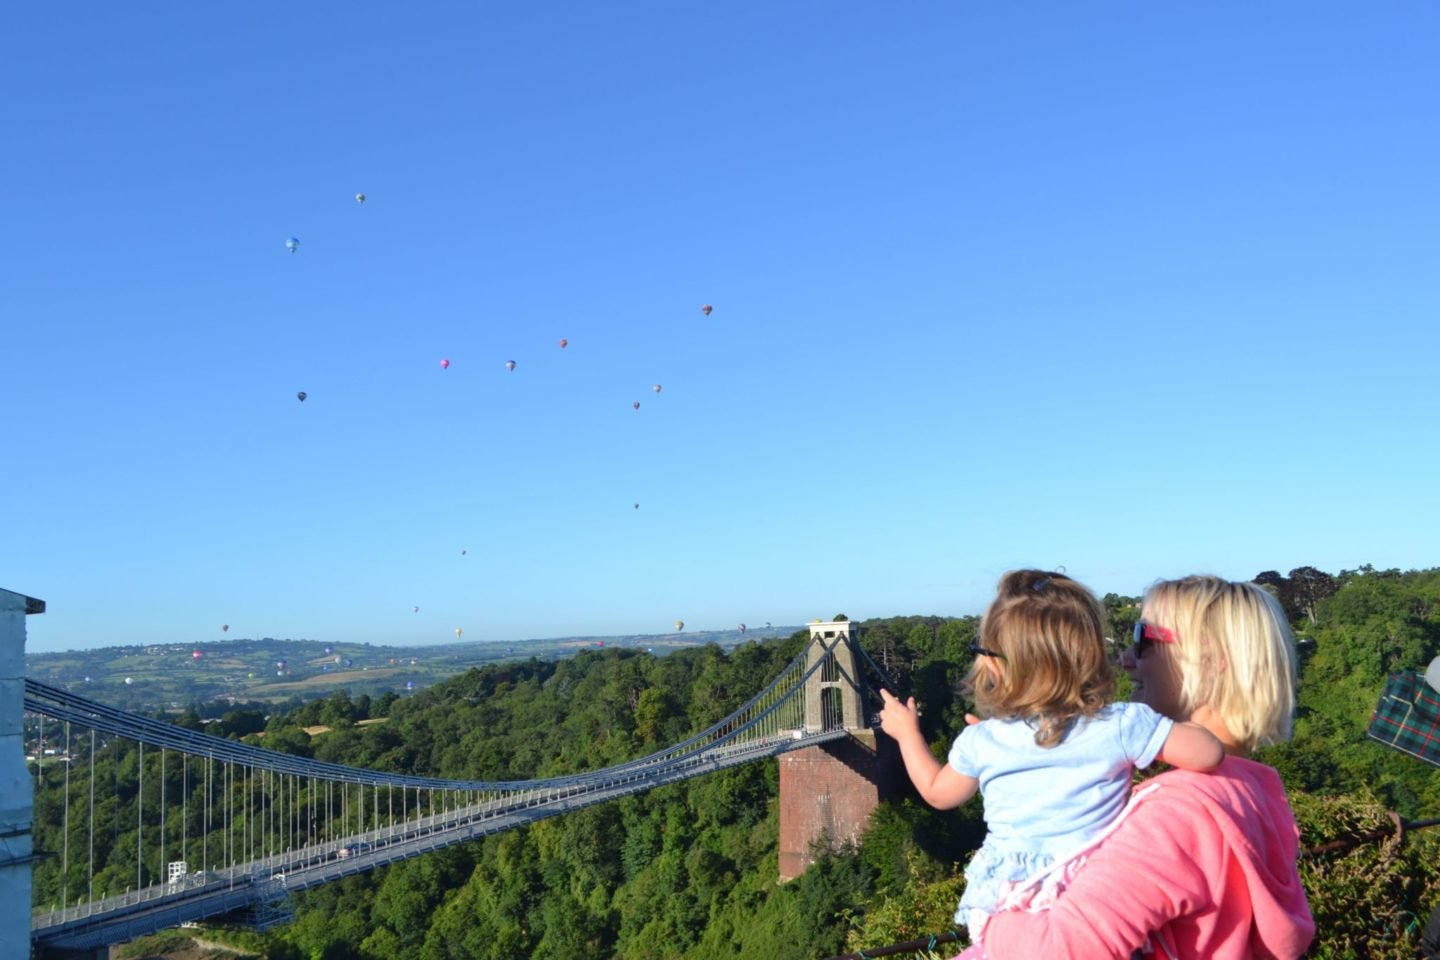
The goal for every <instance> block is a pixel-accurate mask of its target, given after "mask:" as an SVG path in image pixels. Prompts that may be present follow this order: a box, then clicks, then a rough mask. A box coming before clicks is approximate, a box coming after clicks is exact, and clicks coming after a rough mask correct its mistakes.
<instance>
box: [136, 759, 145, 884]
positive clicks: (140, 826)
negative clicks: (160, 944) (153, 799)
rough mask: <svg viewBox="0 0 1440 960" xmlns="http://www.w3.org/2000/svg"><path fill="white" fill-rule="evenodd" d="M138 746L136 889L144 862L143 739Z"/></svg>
mask: <svg viewBox="0 0 1440 960" xmlns="http://www.w3.org/2000/svg"><path fill="white" fill-rule="evenodd" d="M136 746H137V747H139V748H140V759H139V760H138V761H137V762H136V764H135V768H136V769H137V770H138V771H139V773H138V774H137V776H138V777H139V782H138V783H137V785H136V787H135V889H136V890H137V891H138V890H139V889H140V888H141V887H143V886H145V884H144V882H143V881H144V878H145V876H144V872H143V864H144V862H145V856H144V848H143V847H142V842H143V840H144V837H145V829H144V820H143V818H142V816H141V814H142V813H144V810H145V741H144V740H139V741H136Z"/></svg>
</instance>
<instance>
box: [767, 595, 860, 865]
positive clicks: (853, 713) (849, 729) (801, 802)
mask: <svg viewBox="0 0 1440 960" xmlns="http://www.w3.org/2000/svg"><path fill="white" fill-rule="evenodd" d="M850 629H851V628H850V624H849V623H847V622H845V621H843V620H842V621H837V622H831V623H812V624H810V647H809V654H808V657H807V661H806V662H807V669H808V667H811V666H814V665H815V664H816V663H817V662H822V661H823V662H822V665H821V667H820V669H819V670H817V671H816V672H815V673H814V674H812V675H811V677H810V679H809V680H808V681H807V682H806V685H805V732H806V733H820V732H823V731H826V730H837V729H840V730H844V731H845V732H846V733H848V734H849V736H848V737H846V738H845V739H843V740H832V741H829V742H828V743H822V744H819V745H817V746H813V747H806V748H805V749H803V750H793V751H791V752H789V753H783V754H781V755H780V758H779V763H780V880H781V881H782V882H783V881H785V880H793V879H794V878H795V877H798V876H800V874H802V873H804V872H805V868H806V867H808V866H810V864H811V863H812V862H813V860H814V858H813V857H812V856H811V855H810V850H811V847H812V846H813V845H814V844H815V842H816V841H818V840H822V839H823V840H825V841H828V842H829V843H832V844H840V843H844V842H846V841H848V840H854V839H856V838H858V837H859V835H860V832H861V831H862V830H863V829H864V828H865V824H866V822H867V821H868V820H869V818H870V813H871V812H872V811H873V810H874V809H875V807H876V806H877V805H879V803H880V796H881V794H880V787H879V784H880V783H881V782H883V778H882V777H881V775H880V770H879V766H880V764H879V761H878V758H877V756H876V742H875V731H874V730H871V729H870V728H869V726H868V725H867V724H866V716H865V701H864V697H863V695H862V693H861V690H860V688H859V687H858V686H857V684H858V683H859V682H860V672H859V663H858V659H859V658H858V656H857V655H856V650H855V642H856V638H855V637H853V636H852V635H851V633H850Z"/></svg>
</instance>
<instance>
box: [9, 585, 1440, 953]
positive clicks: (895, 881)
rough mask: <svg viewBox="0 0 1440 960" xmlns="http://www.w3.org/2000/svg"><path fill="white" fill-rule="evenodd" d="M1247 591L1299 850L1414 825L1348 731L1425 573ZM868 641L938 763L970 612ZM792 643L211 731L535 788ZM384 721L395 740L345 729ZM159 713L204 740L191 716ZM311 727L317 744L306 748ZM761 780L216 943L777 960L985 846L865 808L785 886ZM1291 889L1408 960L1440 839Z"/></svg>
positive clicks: (774, 665)
mask: <svg viewBox="0 0 1440 960" xmlns="http://www.w3.org/2000/svg"><path fill="white" fill-rule="evenodd" d="M1256 579H1257V580H1258V581H1260V582H1262V583H1265V584H1267V585H1268V586H1269V588H1270V589H1272V590H1274V591H1275V592H1276V594H1277V596H1279V598H1280V599H1281V602H1282V603H1283V604H1284V605H1285V607H1286V610H1287V612H1288V613H1289V615H1290V617H1291V619H1292V622H1293V624H1294V627H1295V632H1296V635H1297V637H1298V638H1300V640H1299V649H1300V652H1301V663H1302V684H1301V709H1300V716H1299V719H1298V722H1297V728H1296V737H1295V740H1294V742H1293V743H1291V744H1288V745H1285V746H1283V747H1276V748H1271V749H1269V750H1267V751H1266V752H1264V753H1263V754H1262V755H1261V756H1260V758H1259V759H1262V760H1264V761H1266V762H1268V763H1271V764H1273V765H1275V766H1276V767H1277V768H1278V769H1279V770H1280V772H1281V774H1282V775H1283V776H1284V778H1285V781H1286V783H1287V785H1288V787H1289V789H1290V791H1291V796H1292V800H1293V803H1294V806H1295V810H1296V814H1297V816H1298V818H1299V820H1300V822H1301V829H1302V844H1304V845H1307V846H1310V845H1316V844H1319V843H1322V842H1326V841H1331V840H1335V839H1345V838H1353V837H1359V836H1362V835H1364V834H1366V833H1367V832H1369V831H1372V830H1380V829H1388V828H1389V826H1390V820H1389V819H1388V818H1387V816H1386V811H1387V810H1394V811H1397V812H1398V813H1399V814H1400V815H1401V816H1402V817H1404V818H1406V819H1410V820H1413V819H1418V818H1424V817H1436V816H1440V771H1437V770H1436V768H1434V767H1430V766H1427V765H1425V764H1423V763H1421V762H1420V761H1418V760H1415V759H1412V758H1410V757H1408V756H1405V755H1403V754H1400V753H1398V752H1396V751H1393V750H1390V749H1388V748H1385V747H1383V746H1381V745H1379V744H1376V743H1374V742H1373V741H1367V740H1366V739H1365V737H1364V731H1365V727H1366V724H1367V722H1368V720H1369V716H1370V713H1371V711H1372V710H1373V709H1374V706H1375V702H1376V700H1377V699H1378V697H1379V693H1380V689H1381V686H1382V685H1383V682H1384V678H1385V675H1386V673H1387V672H1389V671H1393V670H1401V669H1416V668H1419V669H1423V667H1424V665H1425V664H1426V663H1427V662H1428V661H1429V659H1430V658H1431V657H1434V656H1435V655H1437V654H1440V570H1425V571H1411V572H1403V573H1402V572H1400V571H1396V570H1375V569H1372V568H1369V567H1365V568H1361V569H1359V570H1352V571H1342V572H1340V573H1338V574H1334V575H1330V574H1325V573H1323V572H1321V571H1318V570H1314V569H1312V568H1300V569H1299V570H1294V571H1291V572H1290V573H1289V574H1286V575H1283V576H1282V575H1280V574H1279V573H1277V572H1265V573H1262V574H1260V575H1258V576H1257V578H1256ZM1104 601H1105V606H1106V609H1107V612H1108V614H1109V616H1110V619H1111V621H1112V627H1113V634H1112V635H1113V636H1116V637H1125V636H1128V633H1129V628H1130V625H1131V624H1132V623H1133V621H1134V619H1135V617H1136V616H1138V612H1139V611H1138V608H1137V607H1136V605H1135V604H1136V599H1135V598H1130V597H1120V596H1116V595H1109V596H1107V597H1105V598H1104ZM861 627H862V631H861V636H862V643H863V644H864V646H865V647H866V649H867V650H868V652H869V653H870V655H871V656H872V657H873V658H874V659H875V660H876V661H877V662H878V663H880V664H881V665H882V666H883V667H884V668H885V670H886V671H887V672H888V673H889V674H890V676H891V677H892V678H893V679H894V681H895V684H896V686H897V688H898V689H899V690H900V692H902V693H913V694H914V695H915V696H916V697H917V699H919V700H920V701H921V703H923V704H925V705H926V707H927V709H926V710H925V712H924V714H923V723H924V724H926V732H927V734H928V735H929V738H930V740H931V743H932V746H933V747H934V749H935V750H936V751H937V753H939V752H941V751H944V750H945V749H947V747H948V744H949V742H950V740H951V739H952V738H953V737H954V735H955V733H956V732H957V730H958V728H959V726H960V725H961V724H962V723H963V714H964V711H965V707H966V704H965V702H964V700H963V698H962V697H961V696H960V695H959V694H958V693H957V691H958V689H959V686H960V680H961V678H962V676H963V674H964V672H965V670H966V669H967V668H968V666H969V662H968V655H967V654H966V653H965V652H964V651H965V647H966V644H967V643H968V642H969V641H970V640H971V638H972V637H973V635H974V631H975V627H976V621H975V619H974V618H937V617H908V618H894V619H889V620H872V621H868V622H865V623H863V624H862V625H861ZM804 639H805V634H804V632H803V631H802V632H801V633H797V634H795V635H793V636H791V637H789V638H786V639H783V640H769V641H765V642H762V643H746V644H742V645H740V646H738V647H736V648H734V649H733V650H731V651H729V652H726V651H724V650H722V649H720V648H719V647H716V646H709V647H704V648H699V649H692V650H682V651H679V652H676V653H672V654H670V655H668V656H664V657H655V656H651V655H649V654H647V653H644V652H642V651H639V650H631V649H606V650H603V651H599V650H597V651H593V652H585V653H582V654H581V655H579V656H576V657H574V658H572V659H565V660H539V659H535V660H531V661H529V662H526V663H522V664H509V665H494V666H484V667H480V668H477V669H473V670H470V671H469V672H468V673H465V674H463V675H461V676H459V677H456V678H454V679H452V680H449V681H447V682H445V683H442V684H440V685H438V686H436V687H434V688H432V689H430V690H427V691H425V692H424V693H422V694H420V695H418V696H415V697H413V698H405V699H400V698H396V697H394V696H393V695H392V696H385V697H380V698H375V699H370V698H368V697H364V696H362V697H358V698H356V699H354V700H352V699H351V698H350V697H349V696H348V695H347V694H345V693H344V692H340V693H336V694H334V695H333V696H331V697H329V698H328V699H324V700H318V701H313V702H310V703H306V704H304V705H302V706H300V707H298V708H295V709H293V710H290V711H288V712H286V713H284V714H279V715H273V716H270V717H269V718H268V720H267V718H266V717H265V715H264V714H263V713H261V712H259V711H246V710H233V711H231V712H230V713H227V714H226V715H225V716H224V717H223V718H222V720H221V721H220V723H218V724H211V725H210V726H209V727H207V729H208V730H209V731H210V732H212V733H219V734H222V735H226V736H230V737H252V738H253V737H255V736H256V735H257V734H261V733H263V734H264V737H263V743H264V744H265V746H267V747H271V748H275V749H282V750H286V751H289V752H292V753H297V754H304V755H306V756H313V757H316V758H318V759H323V760H328V761H334V762H339V763H345V764H352V765H356V766H364V767H370V768H374V769H382V770H394V771H403V772H407V773H416V774H421V775H427V776H440V777H455V778H484V779H521V778H529V777H545V776H552V775H557V774H563V773H571V772H576V771H581V770H588V769H595V768H598V767H603V766H607V765H610V764H614V763H618V762H620V761H624V760H629V759H633V758H636V757H638V756H641V755H642V754H644V753H647V752H649V751H651V750H653V749H656V748H658V747H662V746H665V745H668V744H670V743H674V742H676V741H678V740H680V739H682V738H683V737H684V736H686V735H687V734H689V733H692V732H694V731H696V730H698V729H701V728H703V727H705V726H707V725H709V724H710V723H712V722H714V721H716V720H718V719H720V718H721V717H723V716H725V715H726V714H728V713H729V712H730V711H732V710H733V709H734V708H735V707H737V706H738V705H740V704H741V703H743V702H744V701H745V700H746V699H747V698H749V697H750V696H751V695H753V694H754V693H755V692H757V691H758V690H760V689H761V688H762V687H763V686H764V685H765V684H766V683H767V682H768V681H769V680H770V679H771V678H773V677H774V676H775V675H776V674H777V673H778V672H779V671H780V670H781V668H782V667H783V666H784V665H785V664H786V663H788V662H789V661H790V659H791V658H792V657H794V656H795V655H796V653H797V652H798V651H799V650H800V649H801V648H802V645H803V643H804ZM379 716H386V717H388V721H387V722H385V723H381V724H368V725H363V726H362V725H357V721H359V720H362V719H367V718H373V717H379ZM172 719H175V720H176V722H180V723H185V724H187V725H192V726H197V727H198V726H199V717H198V716H196V715H195V713H194V712H193V711H192V712H190V713H189V714H187V715H185V716H181V717H178V718H174V717H172ZM317 724H323V725H327V726H329V727H331V728H333V730H332V732H329V733H325V734H322V735H319V736H316V737H314V738H311V737H310V736H308V735H307V734H306V733H305V732H304V729H303V728H306V727H311V726H314V725H317ZM138 760H139V758H138V757H137V756H136V755H135V753H134V752H133V751H132V750H127V748H126V747H125V746H124V745H123V744H117V745H112V746H111V747H110V748H108V749H105V750H102V751H101V752H100V754H98V756H97V765H96V776H97V778H106V779H113V780H114V782H115V783H116V784H119V785H121V787H122V789H121V790H120V792H119V794H118V796H116V797H113V798H111V799H110V800H109V801H107V802H108V803H111V804H118V805H119V806H120V808H121V809H119V810H105V811H101V812H97V820H98V821H100V822H110V820H108V819H105V818H111V819H113V820H114V822H117V823H125V822H127V819H126V816H125V813H124V809H123V806H124V804H125V803H126V799H127V794H126V791H125V790H124V788H123V787H124V784H126V783H129V782H133V781H134V780H135V779H136V775H137V762H138ZM153 762H154V758H153V757H151V756H148V755H147V757H146V758H145V763H146V764H147V766H146V777H147V782H150V781H149V780H148V778H149V777H151V776H156V775H158V771H152V770H151V767H150V764H151V763H153ZM777 780H778V774H777V767H776V764H775V763H773V762H766V763H755V764H750V765H747V766H744V767H740V768H733V769H728V770H724V771H721V772H717V773H714V774H711V775H708V776H704V777H700V778H697V779H694V780H690V781H686V782H684V783H681V784H676V785H671V786H666V787H663V788H658V789H656V790H653V791H651V792H649V793H646V794H642V795H639V796H634V797H628V798H625V799H623V800H620V801H618V802H614V803H609V804H602V805H598V806H593V807H588V808H586V809H583V810H580V811H577V812H574V813H570V814H567V815H565V816H562V817H556V818H553V819H549V820H545V821H542V822H539V823H537V824H535V825H533V826H530V827H528V828H523V829H518V830H513V831H510V832H508V833H504V834H501V835H498V836H494V837H490V838H487V839H485V840H482V841H478V842H475V843H472V844H467V845H464V846H459V847H454V848H450V849H448V850H444V851H441V852H438V853H435V854H430V855H427V856H424V857H419V858H415V859H412V860H409V861H405V862H403V863H400V864H396V865H393V866H390V867H387V868H384V869H382V870H380V871H377V872H375V873H374V874H370V875H364V876H359V877H352V878H349V879H346V880H344V881H341V882H338V883H335V884H331V885H328V886H325V887H322V888H319V889H316V890H313V891H310V892H307V893H303V894H300V895H298V896H297V897H296V901H297V903H296V907H297V917H296V920H295V922H294V923H292V924H290V925H288V926H285V927H282V928H279V929H277V930H275V931H273V932H271V933H269V934H265V935H259V934H253V933H251V934H246V933H242V932H236V931H223V930H217V931H213V932H212V933H210V934H209V935H208V936H209V938H210V939H212V940H223V939H226V938H227V937H228V938H229V939H230V940H231V942H236V943H243V944H245V945H248V946H250V947H252V948H254V949H257V950H258V951H259V952H262V953H264V954H265V955H267V956H270V957H274V958H284V960H291V958H293V960H302V958H317V960H339V958H349V957H355V958H366V960H370V958H374V960H410V958H414V960H449V958H455V960H459V958H491V957H493V958H502V957H503V958H512V957H521V956H533V957H540V958H562V957H563V958H567V960H568V958H573V957H576V956H593V957H622V958H633V960H642V958H655V960H658V958H663V957H675V958H681V957H683V958H712V957H716V958H718V957H742V956H743V957H746V958H750V960H760V958H772V957H773V958H787V960H788V958H797V957H828V956H831V955H835V954H839V953H842V952H845V951H847V950H857V949H860V948H865V947H878V946H882V945H884V944H888V943H892V942H898V941H903V940H908V939H911V938H914V937H918V936H923V935H925V934H935V933H941V932H944V931H947V930H949V929H950V915H951V912H952V911H953V909H954V904H955V901H956V900H957V898H958V895H959V890H960V885H961V883H962V881H961V879H960V868H961V867H962V865H963V863H964V861H965V859H966V857H967V856H968V855H969V852H970V851H971V850H973V849H974V848H975V847H976V846H977V845H978V842H979V839H980V836H981V835H982V830H983V823H982V820H981V806H980V803H979V802H975V803H972V804H970V805H969V806H968V807H967V808H966V809H964V810H963V811H960V812H958V813H947V814H938V813H936V812H934V811H931V810H929V809H928V808H926V807H925V806H924V805H923V804H922V803H920V802H919V801H918V800H917V799H915V797H914V796H913V794H907V793H905V792H904V791H903V790H902V791H901V795H900V797H899V798H898V799H894V800H890V801H887V802H885V803H884V804H882V806H881V808H880V809H879V810H878V811H877V813H876V814H875V816H874V818H873V820H872V824H871V826H870V829H869V831H868V832H867V833H866V835H865V836H864V838H863V840H862V842H861V843H860V844H859V845H858V847H854V848H846V849H832V850H825V851H818V852H819V853H820V854H821V855H820V858H819V860H818V862H817V863H816V864H815V865H814V866H813V867H812V868H811V869H810V870H809V871H808V872H807V873H806V874H805V875H804V876H802V877H801V878H799V879H797V880H794V881H792V882H790V883H788V884H785V885H779V884H777V883H776V875H777V853H776V838H777V823H778V818H777V806H776V794H777ZM60 796H61V794H60V793H59V792H58V790H57V789H56V784H55V783H54V782H53V781H52V780H49V779H47V781H46V783H45V784H44V785H42V788H41V789H40V790H39V791H38V793H37V811H36V821H37V827H36V841H37V846H38V847H40V848H42V849H56V848H58V846H59V843H60V838H59V836H58V833H59V830H58V824H59V823H60V815H59V809H58V808H59V805H60V803H61V802H62V801H61V800H60V799H59V797H60ZM131 796H133V793H132V794H131ZM117 814H118V815H117ZM130 819H131V820H132V821H133V814H132V816H131V818H130ZM72 823H73V820H72ZM74 829H75V828H74V827H73V826H72V830H74ZM135 839H136V838H135V836H134V829H133V827H132V828H131V830H130V831H129V834H128V836H127V835H126V834H125V832H124V831H123V830H120V829H117V830H116V831H115V836H114V837H113V838H111V842H107V844H106V845H105V849H104V851H103V852H102V851H100V850H97V858H99V860H98V862H100V863H104V864H106V866H105V867H104V869H103V870H101V871H100V873H99V874H97V886H98V887H104V886H105V885H106V884H110V885H113V886H114V887H115V889H117V890H118V889H120V888H122V887H123V886H124V885H126V879H127V878H128V880H129V881H130V882H133V879H134V877H135V874H136V864H135V861H134V851H135ZM74 869H75V868H73V867H72V873H74ZM145 869H146V870H149V869H156V870H158V869H159V865H158V864H156V865H154V867H153V868H152V867H150V866H149V865H147V866H146V867H145ZM1302 871H1303V874H1304V877H1305V881H1306V884H1307V889H1308V890H1309V893H1310V898H1311V905H1312V909H1313V910H1314V912H1315V914H1316V919H1317V923H1318V925H1319V927H1320V934H1319V939H1318V942H1317V944H1316V946H1315V948H1314V950H1313V951H1312V955H1313V956H1316V957H1396V958H1400V957H1413V956H1414V955H1415V950H1416V944H1418V942H1419V926H1420V924H1421V923H1423V920H1424V918H1425V916H1426V915H1428V913H1429V912H1430V910H1431V909H1432V908H1433V907H1434V906H1435V905H1436V904H1437V903H1440V829H1437V830H1432V831H1415V832H1412V833H1411V834H1409V835H1408V836H1407V837H1406V838H1405V839H1404V840H1403V841H1398V840H1396V839H1394V838H1391V839H1387V840H1383V841H1373V842H1366V843H1362V844H1359V845H1358V846H1355V847H1354V848H1353V849H1350V850H1348V851H1345V852H1339V853H1332V854H1328V855H1324V856H1318V857H1309V858H1306V859H1305V860H1304V861H1303V863H1302ZM58 872H59V871H58V867H57V866H55V865H54V862H53V861H49V862H47V863H45V864H42V865H41V866H40V867H39V868H37V871H36V881H35V902H36V903H37V905H43V904H48V903H51V902H53V901H54V900H55V899H56V898H57V896H58V893H57V891H58V889H59V884H60V880H59V877H58ZM70 883H71V884H72V888H73V886H74V885H78V884H81V883H83V879H82V877H81V875H79V874H76V875H75V876H72V878H71V880H70ZM152 949H154V948H153V946H152ZM137 955H138V954H137ZM947 955H948V954H947Z"/></svg>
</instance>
